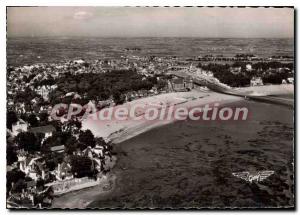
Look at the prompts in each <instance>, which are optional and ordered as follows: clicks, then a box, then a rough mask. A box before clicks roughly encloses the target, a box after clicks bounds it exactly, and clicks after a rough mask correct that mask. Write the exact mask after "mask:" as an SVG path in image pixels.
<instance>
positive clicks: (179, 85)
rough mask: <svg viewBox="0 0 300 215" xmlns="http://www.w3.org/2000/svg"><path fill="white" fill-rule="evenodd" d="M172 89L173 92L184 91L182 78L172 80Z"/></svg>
mask: <svg viewBox="0 0 300 215" xmlns="http://www.w3.org/2000/svg"><path fill="white" fill-rule="evenodd" d="M172 87H173V90H175V91H183V90H185V88H184V81H183V79H182V78H177V79H174V80H173V81H172Z"/></svg>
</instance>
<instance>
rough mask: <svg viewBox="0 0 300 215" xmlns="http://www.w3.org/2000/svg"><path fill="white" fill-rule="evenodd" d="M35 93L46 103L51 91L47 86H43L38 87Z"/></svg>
mask: <svg viewBox="0 0 300 215" xmlns="http://www.w3.org/2000/svg"><path fill="white" fill-rule="evenodd" d="M35 92H36V93H37V94H38V95H40V96H42V97H43V99H44V100H46V101H48V99H49V93H50V92H51V89H50V88H49V87H48V86H45V85H43V86H42V87H38V89H36V91H35Z"/></svg>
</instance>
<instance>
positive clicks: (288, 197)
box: [88, 101, 294, 208]
mask: <svg viewBox="0 0 300 215" xmlns="http://www.w3.org/2000/svg"><path fill="white" fill-rule="evenodd" d="M236 105H238V104H236ZM240 105H246V106H248V107H249V112H250V117H249V118H248V120H247V121H240V122H236V121H231V122H224V121H209V122H203V121H202V122H199V121H198V122H195V121H182V122H176V123H173V124H170V125H166V126H163V127H159V128H155V129H153V130H150V131H148V132H145V133H143V134H140V135H138V136H136V137H133V138H131V139H129V140H127V141H125V142H122V143H120V144H118V145H116V146H115V150H116V152H117V156H118V162H117V164H116V166H115V168H114V169H113V171H112V173H113V174H115V175H116V186H115V189H114V190H113V191H112V192H109V193H107V194H105V195H101V196H98V197H96V198H95V199H94V202H92V203H91V204H89V205H88V207H92V208H95V207H96V208H199V207H202V208H207V207H222V208H223V207H231V208H234V207H292V206H293V205H294V198H293V126H294V125H293V110H292V109H291V108H287V107H283V106H278V105H273V104H266V103H258V102H253V101H242V102H241V103H240ZM260 170H273V171H275V173H274V175H272V176H270V177H269V178H267V179H266V180H265V181H263V182H260V183H252V184H249V183H247V182H245V181H243V180H241V179H239V178H236V177H233V176H232V172H240V171H251V172H253V171H260Z"/></svg>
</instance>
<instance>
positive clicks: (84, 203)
mask: <svg viewBox="0 0 300 215" xmlns="http://www.w3.org/2000/svg"><path fill="white" fill-rule="evenodd" d="M279 86H280V87H279V88H282V87H284V88H285V87H286V86H282V85H279ZM249 89H251V90H252V89H253V88H249ZM254 89H255V90H258V91H257V92H260V93H264V95H270V94H272V95H273V94H274V95H276V94H278V93H277V91H280V93H281V94H282V93H283V91H282V89H278V87H276V86H275V87H273V86H272V87H269V88H266V89H267V90H268V91H266V89H264V88H259V87H256V88H254ZM270 89H271V90H270ZM245 90H248V89H245ZM273 92H274V93H273ZM290 92H291V89H290V88H287V90H286V91H284V94H290ZM193 93H195V92H193ZM197 93H200V95H201V98H198V99H194V100H189V101H188V102H185V103H181V104H179V105H181V106H185V107H193V106H199V105H204V104H208V103H211V102H219V103H220V105H232V104H235V102H237V103H239V102H243V100H244V99H243V98H240V97H235V96H229V95H224V94H219V93H214V92H209V93H207V92H205V93H203V92H197ZM182 94H184V93H181V95H182ZM205 94H209V96H204V95H205ZM176 96H178V95H176ZM189 96H190V95H189ZM146 99H147V98H146ZM146 101H147V100H146ZM108 123H111V122H108ZM113 123H116V122H113ZM174 123H175V120H173V121H167V122H165V121H156V122H154V123H150V124H149V123H147V122H142V123H141V122H139V123H135V124H134V123H131V124H128V123H127V124H125V125H126V127H125V129H124V128H123V130H122V129H120V124H118V130H116V131H113V132H112V131H111V133H109V135H108V136H107V137H110V138H111V140H112V142H113V143H114V144H117V145H119V143H123V142H128V141H130V140H129V139H131V138H132V139H136V137H137V138H138V136H139V135H140V134H143V133H147V132H149V131H150V132H151V131H153V130H156V132H157V130H158V129H159V127H162V126H164V125H167V124H174ZM85 126H86V124H85ZM105 126H107V124H105ZM123 126H124V125H123ZM112 127H113V124H110V128H112ZM89 129H90V128H89ZM98 129H99V130H101V129H100V128H98ZM120 130H121V131H120ZM95 136H97V134H95ZM121 156H122V155H121ZM116 166H117V167H116V168H115V167H114V169H113V170H112V172H111V173H110V174H109V175H108V176H107V177H108V179H107V182H108V183H110V184H111V186H110V188H109V189H104V187H103V185H99V186H95V187H91V188H86V189H84V190H78V191H76V192H71V193H68V194H65V195H63V196H60V197H58V198H56V199H55V201H54V204H53V206H52V208H76V209H83V208H99V207H97V206H94V202H95V200H99V199H105V197H106V196H110V195H111V194H112V193H114V191H115V188H116V181H117V180H121V179H120V178H118V176H119V175H120V174H122V173H121V172H120V171H123V170H127V169H128V167H124V166H122V165H121V166H120V164H118V162H117V165H116ZM120 177H121V176H120ZM96 204H97V203H96Z"/></svg>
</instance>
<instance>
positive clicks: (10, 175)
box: [6, 169, 25, 192]
mask: <svg viewBox="0 0 300 215" xmlns="http://www.w3.org/2000/svg"><path fill="white" fill-rule="evenodd" d="M20 179H21V180H24V179H25V173H23V172H22V171H20V170H17V169H14V170H11V171H8V172H7V173H6V190H7V192H9V191H10V190H11V188H12V183H17V182H18V181H19V180H20Z"/></svg>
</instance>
